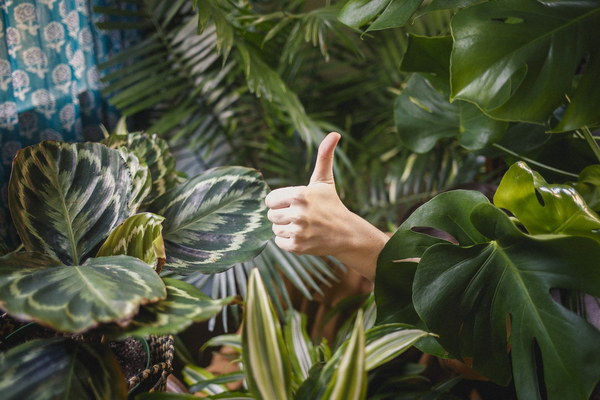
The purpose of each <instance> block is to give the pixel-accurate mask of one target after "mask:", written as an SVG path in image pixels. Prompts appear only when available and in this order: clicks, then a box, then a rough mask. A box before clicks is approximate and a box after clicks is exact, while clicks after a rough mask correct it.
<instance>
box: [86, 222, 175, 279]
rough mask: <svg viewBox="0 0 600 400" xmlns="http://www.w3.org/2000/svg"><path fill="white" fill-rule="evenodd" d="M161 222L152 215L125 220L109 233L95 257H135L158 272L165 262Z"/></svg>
mask: <svg viewBox="0 0 600 400" xmlns="http://www.w3.org/2000/svg"><path fill="white" fill-rule="evenodd" d="M163 221H164V218H163V217H161V216H160V215H156V214H152V213H142V214H136V215H133V216H131V217H129V218H127V219H126V220H125V221H123V222H122V223H121V225H119V226H117V227H116V228H115V229H114V230H113V231H112V232H111V233H110V235H109V236H108V238H107V239H106V241H105V242H104V244H102V247H100V250H98V254H97V255H96V257H106V256H114V255H118V254H124V255H127V256H131V257H137V258H139V259H140V260H142V261H143V262H145V263H146V264H148V265H152V266H153V267H154V268H155V269H158V270H159V271H160V267H161V266H162V264H163V263H164V262H165V260H166V255H165V244H164V242H163V237H162V222H163Z"/></svg>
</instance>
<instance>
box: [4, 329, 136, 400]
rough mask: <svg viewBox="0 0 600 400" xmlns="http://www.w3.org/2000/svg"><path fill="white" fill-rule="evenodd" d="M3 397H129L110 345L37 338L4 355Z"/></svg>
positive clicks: (48, 399)
mask: <svg viewBox="0 0 600 400" xmlns="http://www.w3.org/2000/svg"><path fill="white" fill-rule="evenodd" d="M0 393H2V396H1V397H2V399H3V400H23V399H35V400H51V399H63V400H81V399H98V400H99V399H111V400H124V399H126V398H127V389H126V386H125V377H124V376H123V373H122V372H121V368H120V367H119V364H118V363H117V360H116V359H115V357H114V356H113V355H112V353H111V351H110V350H109V348H108V347H106V346H102V345H99V344H91V343H84V342H80V341H74V340H70V339H65V338H53V339H37V340H33V341H30V342H27V343H25V344H22V345H20V346H17V347H15V348H13V349H11V350H9V351H8V352H6V353H4V354H2V355H0Z"/></svg>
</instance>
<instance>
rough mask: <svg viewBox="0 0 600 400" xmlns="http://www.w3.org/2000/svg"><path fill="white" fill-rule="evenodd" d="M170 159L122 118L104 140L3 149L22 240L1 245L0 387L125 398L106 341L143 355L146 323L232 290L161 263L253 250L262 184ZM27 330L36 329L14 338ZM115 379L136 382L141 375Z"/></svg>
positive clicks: (183, 264) (261, 238)
mask: <svg viewBox="0 0 600 400" xmlns="http://www.w3.org/2000/svg"><path fill="white" fill-rule="evenodd" d="M174 168H175V163H174V159H173V157H172V155H171V154H170V151H169V148H168V146H167V144H166V142H164V140H162V139H160V138H158V137H157V136H156V135H148V134H146V133H143V132H137V133H129V132H127V131H126V130H125V129H124V123H121V124H120V125H119V127H118V128H117V130H116V131H115V133H114V134H112V135H108V136H107V137H106V138H105V139H104V140H103V143H64V142H55V141H45V142H41V143H39V144H37V145H34V146H31V147H28V148H25V149H23V150H21V151H20V152H19V153H18V154H17V155H16V157H15V161H14V165H13V172H12V175H11V181H10V186H9V198H10V211H11V214H12V217H13V221H14V224H15V227H16V229H17V231H18V233H19V235H20V238H21V240H22V243H23V244H22V246H21V248H19V249H16V250H14V251H12V252H10V253H8V254H5V255H3V256H2V257H1V258H0V287H1V290H0V304H1V307H2V310H3V311H4V312H5V314H4V315H3V324H2V326H3V337H2V346H3V348H4V350H6V349H7V348H8V350H6V351H5V353H3V354H2V355H1V356H0V371H1V372H0V387H1V388H2V396H3V398H7V399H9V398H10V399H16V398H40V399H41V398H56V397H60V398H64V399H82V398H98V399H99V398H111V399H124V398H126V397H127V387H126V380H125V377H124V375H123V373H122V372H121V371H122V370H121V368H120V367H119V366H118V365H117V364H116V361H115V358H114V356H113V355H112V352H111V350H110V349H111V345H112V344H113V343H116V342H118V341H121V340H125V339H127V338H131V337H136V338H139V339H137V340H138V341H141V342H142V343H143V344H144V345H146V352H145V354H146V356H147V358H148V363H149V362H150V357H151V356H152V353H153V342H154V341H156V337H157V335H158V336H162V337H165V335H171V334H174V333H177V332H179V331H181V330H183V329H185V328H186V327H188V326H189V325H190V324H192V323H193V322H195V321H204V320H206V319H208V318H210V317H212V316H214V315H215V314H217V313H218V312H220V310H221V308H222V306H223V305H225V304H227V303H229V302H231V301H232V298H224V299H216V300H213V299H211V298H210V297H208V296H206V295H205V294H203V293H201V292H200V291H199V290H198V289H196V288H195V287H194V286H192V285H190V284H187V283H185V282H183V281H181V280H178V279H173V278H168V277H161V275H160V272H161V270H163V271H165V270H170V271H175V272H176V273H177V275H186V274H188V273H190V271H195V270H203V271H205V272H207V273H209V272H215V271H220V270H223V269H226V268H228V267H229V266H230V265H232V264H234V263H236V262H240V261H243V260H246V259H248V258H251V257H253V256H254V255H255V254H256V253H258V252H260V251H261V250H262V248H263V247H264V245H265V242H266V240H267V239H268V238H269V236H270V230H269V226H268V225H267V224H266V222H265V221H266V218H265V215H264V214H265V213H264V211H265V207H264V205H263V200H262V199H263V197H264V195H265V193H266V191H267V186H266V184H265V183H264V181H263V180H262V177H261V176H260V174H259V173H258V172H257V171H255V170H252V169H248V168H242V167H222V168H217V169H212V170H209V171H206V172H205V173H203V174H202V175H198V176H196V177H193V178H189V179H187V178H183V177H181V176H179V175H178V174H177V173H176V171H175V169H174ZM14 320H16V321H18V322H17V324H16V326H14V328H16V329H11V330H9V329H8V327H7V324H8V321H11V322H12V321H14ZM19 322H20V323H19ZM23 324H25V325H23ZM31 328H33V329H34V333H33V334H32V333H31V332H30V329H31ZM32 335H33V336H34V337H35V336H37V337H46V338H39V339H36V340H33V341H27V342H26V343H24V344H20V345H19V343H21V342H23V341H25V340H26V339H30V338H31V336H32ZM146 338H147V339H146ZM166 338H167V345H168V338H169V337H168V336H166ZM163 342H164V341H163ZM148 343H150V345H149V346H148ZM170 346H171V349H170V351H171V352H172V339H171V342H170ZM167 350H168V349H167ZM146 356H144V359H145V358H146ZM171 357H172V353H171ZM121 361H123V360H121ZM159 361H160V362H162V364H160V363H159ZM159 361H157V365H155V366H153V367H152V368H150V369H148V370H147V371H144V372H143V373H142V377H147V375H153V374H156V373H157V372H158V373H161V372H163V370H164V373H163V374H162V378H163V379H166V374H168V372H170V371H169V369H170V368H171V365H170V364H169V363H170V360H169V359H163V360H159ZM144 364H146V363H144ZM149 367H150V365H149V364H147V365H146V367H143V365H142V368H141V369H140V370H144V369H145V368H149ZM138 372H139V371H138ZM127 378H134V379H130V382H129V383H130V388H129V389H131V390H133V389H135V386H137V383H139V380H140V377H139V376H138V377H137V378H136V377H131V376H128V377H127ZM162 384H164V380H163V382H162ZM147 389H148V388H146V390H147Z"/></svg>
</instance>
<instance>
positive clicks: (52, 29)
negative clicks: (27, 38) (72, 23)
mask: <svg viewBox="0 0 600 400" xmlns="http://www.w3.org/2000/svg"><path fill="white" fill-rule="evenodd" d="M44 39H46V45H47V46H48V47H50V48H51V49H53V50H55V51H56V52H60V51H61V49H62V47H63V45H64V44H65V28H64V27H63V25H62V24H60V23H58V22H56V21H54V22H50V23H49V24H48V25H46V27H45V28H44Z"/></svg>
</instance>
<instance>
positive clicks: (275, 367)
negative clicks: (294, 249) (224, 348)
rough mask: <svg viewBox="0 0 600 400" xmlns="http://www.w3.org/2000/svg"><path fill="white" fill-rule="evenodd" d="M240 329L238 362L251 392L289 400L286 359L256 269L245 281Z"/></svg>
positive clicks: (288, 370) (277, 328)
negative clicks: (240, 338)
mask: <svg viewBox="0 0 600 400" xmlns="http://www.w3.org/2000/svg"><path fill="white" fill-rule="evenodd" d="M242 329H243V332H242V360H243V364H244V370H245V371H246V378H247V382H248V386H249V388H250V390H251V392H252V393H254V394H255V395H257V396H259V397H261V398H265V399H281V400H286V399H290V398H291V386H290V374H291V370H290V363H289V359H288V358H289V356H288V354H287V351H286V347H285V344H284V342H283V334H282V332H281V326H280V324H279V321H278V320H277V315H276V314H275V310H274V309H273V305H272V304H271V302H270V301H269V296H268V294H267V291H266V288H265V286H264V284H263V281H262V279H261V277H260V273H259V272H258V269H253V270H252V273H251V275H250V280H249V282H248V295H247V297H246V309H245V314H244V322H243V324H242Z"/></svg>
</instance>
